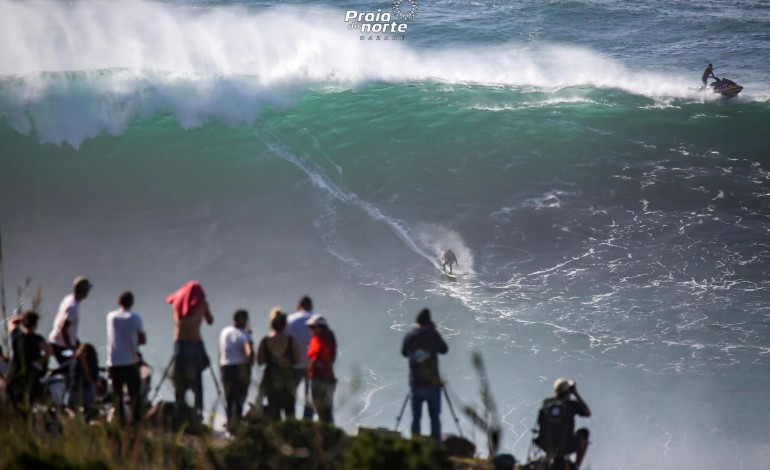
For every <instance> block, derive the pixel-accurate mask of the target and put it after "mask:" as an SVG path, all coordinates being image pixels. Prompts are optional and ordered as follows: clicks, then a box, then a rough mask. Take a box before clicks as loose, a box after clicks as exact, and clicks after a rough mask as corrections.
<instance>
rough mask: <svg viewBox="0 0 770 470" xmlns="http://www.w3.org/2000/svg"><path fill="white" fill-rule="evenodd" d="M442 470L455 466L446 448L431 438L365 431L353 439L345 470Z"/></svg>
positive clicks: (348, 450)
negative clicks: (396, 435) (408, 437)
mask: <svg viewBox="0 0 770 470" xmlns="http://www.w3.org/2000/svg"><path fill="white" fill-rule="evenodd" d="M396 468H397V469H400V470H401V469H403V470H434V469H435V470H439V469H448V468H452V465H451V463H450V461H449V457H448V456H447V453H446V451H445V450H444V449H443V448H442V447H441V446H439V445H438V444H436V443H435V442H434V441H433V440H431V439H427V438H414V439H409V440H407V439H401V438H398V437H394V436H388V435H381V434H377V433H364V434H360V435H358V436H356V437H354V438H352V439H351V442H350V444H349V446H348V449H347V452H346V455H345V466H344V469H345V470H361V469H367V470H391V469H396Z"/></svg>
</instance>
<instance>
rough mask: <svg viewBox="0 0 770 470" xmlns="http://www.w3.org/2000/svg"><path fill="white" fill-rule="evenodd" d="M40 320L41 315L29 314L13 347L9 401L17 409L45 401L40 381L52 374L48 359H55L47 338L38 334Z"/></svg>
mask: <svg viewBox="0 0 770 470" xmlns="http://www.w3.org/2000/svg"><path fill="white" fill-rule="evenodd" d="M39 319H40V315H38V314H37V312H34V311H32V310H30V311H28V312H25V313H24V315H23V316H22V319H21V329H20V330H19V332H18V333H17V334H16V335H15V336H14V337H13V343H12V344H11V350H12V355H11V366H10V371H9V374H8V375H9V379H8V392H9V398H10V400H11V403H12V404H13V405H14V406H16V407H19V408H21V409H24V410H28V409H29V407H30V405H31V404H32V403H34V402H36V401H39V400H40V399H41V398H42V397H43V386H42V384H41V383H40V379H41V378H42V377H43V376H44V375H45V373H46V371H47V370H48V359H49V358H50V357H51V347H50V346H49V345H48V343H47V342H46V341H45V338H43V337H42V336H40V335H39V334H37V333H36V330H37V323H38V320H39Z"/></svg>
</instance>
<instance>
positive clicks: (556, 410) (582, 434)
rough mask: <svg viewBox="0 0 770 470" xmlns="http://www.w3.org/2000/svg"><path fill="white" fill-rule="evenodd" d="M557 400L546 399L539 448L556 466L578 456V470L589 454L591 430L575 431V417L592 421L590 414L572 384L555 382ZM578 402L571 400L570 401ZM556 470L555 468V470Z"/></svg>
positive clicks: (554, 388)
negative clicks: (571, 456)
mask: <svg viewBox="0 0 770 470" xmlns="http://www.w3.org/2000/svg"><path fill="white" fill-rule="evenodd" d="M553 390H554V396H553V397H549V398H546V399H545V400H544V401H543V405H542V407H541V408H540V411H539V413H538V427H539V432H538V436H537V437H536V438H535V444H537V445H538V447H540V448H541V449H543V451H545V453H546V455H547V456H548V458H549V459H553V463H554V465H562V468H564V467H563V466H564V464H565V460H566V459H567V458H568V457H569V455H571V454H573V453H576V456H575V464H574V465H573V466H572V468H573V469H575V470H578V469H579V468H580V464H581V463H582V462H583V459H584V458H585V455H586V452H587V450H588V437H589V432H588V429H585V428H581V429H578V430H577V431H575V416H582V417H584V418H590V417H591V410H590V409H589V408H588V405H587V404H586V402H585V401H584V400H583V398H582V397H581V396H580V394H579V393H578V391H577V386H576V384H575V382H574V381H573V380H567V379H562V378H559V379H556V381H555V382H554V383H553ZM572 396H574V397H575V399H574V400H572V399H571V397H572ZM554 468H556V467H554Z"/></svg>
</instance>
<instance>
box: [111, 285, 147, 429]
mask: <svg viewBox="0 0 770 470" xmlns="http://www.w3.org/2000/svg"><path fill="white" fill-rule="evenodd" d="M118 306H119V308H118V309H117V310H113V311H112V312H110V313H108V314H107V345H108V346H107V367H108V369H109V374H110V378H111V379H112V390H113V392H112V393H113V397H112V399H113V401H114V403H115V408H116V410H117V412H118V413H117V416H118V417H119V419H120V422H121V424H125V422H126V419H125V412H124V410H123V408H124V404H123V398H124V393H123V388H124V387H125V388H127V389H128V397H129V403H130V408H129V409H130V410H131V423H132V424H133V425H134V426H136V425H138V424H139V422H140V421H141V419H142V415H143V412H144V409H143V408H144V403H142V379H141V373H140V368H141V367H142V355H141V354H140V353H139V346H140V345H143V344H147V333H146V332H145V330H144V324H143V323H142V318H141V317H140V316H139V315H138V314H137V313H134V312H133V311H131V308H132V307H133V306H134V294H133V293H132V292H131V291H124V292H123V293H121V294H120V297H119V298H118Z"/></svg>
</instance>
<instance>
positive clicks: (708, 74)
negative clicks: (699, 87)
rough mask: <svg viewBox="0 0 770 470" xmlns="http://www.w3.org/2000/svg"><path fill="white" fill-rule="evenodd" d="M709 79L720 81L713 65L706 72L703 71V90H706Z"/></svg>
mask: <svg viewBox="0 0 770 470" xmlns="http://www.w3.org/2000/svg"><path fill="white" fill-rule="evenodd" d="M709 78H714V79H716V80H719V78H718V77H717V76H716V75H714V66H713V65H712V64H709V66H708V67H706V70H704V71H703V76H702V77H701V80H703V88H706V85H707V84H708V79H709Z"/></svg>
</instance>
